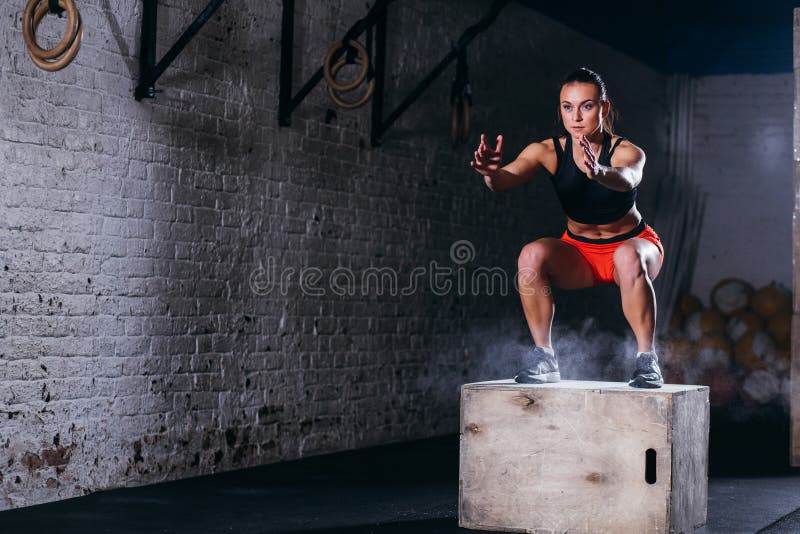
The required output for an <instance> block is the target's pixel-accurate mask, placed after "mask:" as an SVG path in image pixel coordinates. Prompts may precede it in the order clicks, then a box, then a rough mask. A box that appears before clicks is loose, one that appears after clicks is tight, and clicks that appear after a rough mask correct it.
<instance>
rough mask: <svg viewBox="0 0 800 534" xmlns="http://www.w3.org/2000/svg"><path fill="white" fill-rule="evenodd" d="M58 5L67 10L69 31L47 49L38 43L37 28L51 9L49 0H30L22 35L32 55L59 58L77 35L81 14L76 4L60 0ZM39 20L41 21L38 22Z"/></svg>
mask: <svg viewBox="0 0 800 534" xmlns="http://www.w3.org/2000/svg"><path fill="white" fill-rule="evenodd" d="M39 3H42V5H41V6H39ZM58 5H59V7H61V9H63V10H65V11H66V12H67V31H66V33H65V34H64V37H62V38H61V41H60V42H59V43H58V44H57V45H56V46H54V47H53V48H51V49H50V50H45V49H44V48H41V47H40V46H39V45H38V44H37V43H36V28H37V27H38V26H39V22H41V19H42V17H44V15H45V14H47V12H48V11H49V10H50V9H49V7H48V4H47V0H28V3H27V4H26V5H25V10H24V11H23V13H22V37H23V39H24V40H25V46H27V47H28V50H29V51H30V53H31V54H32V55H35V56H36V57H38V58H40V59H54V58H57V57H58V56H60V55H61V54H63V53H64V52H66V50H67V49H68V48H69V47H70V46H71V45H72V43H73V42H74V41H75V38H76V37H77V34H78V25H79V23H80V22H79V18H80V15H79V14H78V10H77V9H76V8H75V4H74V3H73V1H72V0H58ZM37 6H38V9H37ZM34 13H35V14H34ZM37 20H38V21H39V22H36V21H37Z"/></svg>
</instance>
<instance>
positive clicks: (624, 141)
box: [611, 134, 641, 150]
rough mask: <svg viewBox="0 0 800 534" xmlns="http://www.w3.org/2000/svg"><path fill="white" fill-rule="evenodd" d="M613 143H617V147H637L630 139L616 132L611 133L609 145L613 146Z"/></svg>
mask: <svg viewBox="0 0 800 534" xmlns="http://www.w3.org/2000/svg"><path fill="white" fill-rule="evenodd" d="M614 145H617V146H619V147H625V148H636V149H639V147H638V146H636V145H635V144H634V143H633V141H631V140H630V139H629V138H627V137H625V136H624V135H618V134H611V146H614ZM639 150H641V149H639Z"/></svg>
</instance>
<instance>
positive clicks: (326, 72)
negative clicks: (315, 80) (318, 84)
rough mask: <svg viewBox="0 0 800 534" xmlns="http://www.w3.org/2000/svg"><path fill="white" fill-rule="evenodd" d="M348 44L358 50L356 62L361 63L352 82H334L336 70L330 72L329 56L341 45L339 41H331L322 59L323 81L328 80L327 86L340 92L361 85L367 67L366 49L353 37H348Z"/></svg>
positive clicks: (367, 56) (365, 75)
mask: <svg viewBox="0 0 800 534" xmlns="http://www.w3.org/2000/svg"><path fill="white" fill-rule="evenodd" d="M348 45H349V46H351V47H353V48H355V49H356V50H357V51H358V59H359V61H358V62H359V63H361V71H360V72H359V73H358V76H356V79H355V80H353V81H352V82H350V83H347V84H339V83H336V80H335V77H336V72H331V67H330V63H331V58H332V57H333V54H335V53H336V51H337V50H339V49H340V48H341V47H342V43H341V42H336V43H333V45H332V46H331V47H330V48H329V49H328V53H327V54H325V59H324V60H323V61H322V74H323V76H325V81H326V82H328V87H333V88H334V89H335V90H336V91H339V92H341V93H344V92H346V91H352V90H353V89H355V88H356V87H358V86H359V85H361V82H363V81H364V79H365V78H366V77H367V69H368V68H369V55H368V54H367V49H366V48H364V46H363V45H362V44H361V43H359V42H358V41H356V40H355V39H350V41H349V42H348ZM337 65H338V62H337Z"/></svg>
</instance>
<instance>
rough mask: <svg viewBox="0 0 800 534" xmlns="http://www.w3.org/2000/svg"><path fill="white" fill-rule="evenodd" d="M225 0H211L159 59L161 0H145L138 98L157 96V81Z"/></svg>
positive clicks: (137, 87)
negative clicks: (157, 53)
mask: <svg viewBox="0 0 800 534" xmlns="http://www.w3.org/2000/svg"><path fill="white" fill-rule="evenodd" d="M223 2H225V0H211V1H210V2H209V3H208V5H207V6H206V7H205V9H203V11H202V12H201V13H200V14H199V15H198V16H197V18H196V19H195V20H194V22H192V23H191V24H190V25H189V27H188V28H187V29H186V31H184V32H183V35H181V36H180V37H179V38H178V40H177V41H176V42H175V44H174V45H172V48H170V49H169V50H168V51H167V53H166V54H164V57H163V58H161V60H160V61H159V62H158V63H156V22H157V19H158V16H157V13H158V0H143V9H142V36H141V41H140V48H139V84H138V85H137V86H136V91H135V92H134V96H135V97H136V100H141V99H142V98H153V97H154V96H155V95H156V93H157V92H158V91H157V90H156V88H155V83H156V80H158V78H159V77H160V76H161V75H162V74H164V71H165V70H167V67H169V66H170V64H171V63H172V62H173V61H174V60H175V58H176V57H178V54H180V53H181V51H182V50H183V49H184V48H185V47H186V45H187V44H189V41H191V40H192V38H193V37H194V36H195V35H196V34H197V32H199V31H200V28H202V27H203V25H204V24H205V23H206V22H208V19H210V18H211V15H213V14H214V12H215V11H216V10H217V8H219V6H221V5H222V3H223Z"/></svg>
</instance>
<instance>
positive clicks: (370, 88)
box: [328, 58, 375, 109]
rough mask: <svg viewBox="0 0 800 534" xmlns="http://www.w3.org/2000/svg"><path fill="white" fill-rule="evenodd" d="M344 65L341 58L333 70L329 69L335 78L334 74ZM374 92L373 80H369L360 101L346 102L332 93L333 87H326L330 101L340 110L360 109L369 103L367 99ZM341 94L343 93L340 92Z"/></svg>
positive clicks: (334, 92)
mask: <svg viewBox="0 0 800 534" xmlns="http://www.w3.org/2000/svg"><path fill="white" fill-rule="evenodd" d="M344 65H345V59H344V58H342V59H340V60H339V61H337V62H336V64H335V65H334V66H333V69H331V71H332V73H333V75H334V76H336V73H337V72H338V71H339V69H341V68H342V67H343V66H344ZM374 90H375V78H373V79H371V80H370V81H369V83H368V84H367V90H366V92H365V93H364V95H363V96H362V97H361V98H360V99H358V100H356V101H355V102H347V101H345V100H342V99H341V98H340V97H339V95H337V94H336V91H334V89H333V87H331V86H330V85H329V86H328V95H330V97H331V100H333V101H334V103H335V104H336V105H337V106H339V107H340V108H345V109H356V108H360V107H361V106H363V105H364V104H366V103H367V101H369V98H370V97H371V96H372V92H373V91H374ZM342 92H344V91H342Z"/></svg>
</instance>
